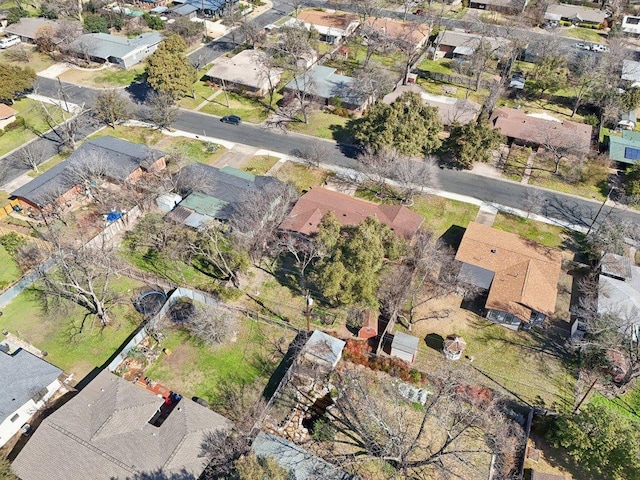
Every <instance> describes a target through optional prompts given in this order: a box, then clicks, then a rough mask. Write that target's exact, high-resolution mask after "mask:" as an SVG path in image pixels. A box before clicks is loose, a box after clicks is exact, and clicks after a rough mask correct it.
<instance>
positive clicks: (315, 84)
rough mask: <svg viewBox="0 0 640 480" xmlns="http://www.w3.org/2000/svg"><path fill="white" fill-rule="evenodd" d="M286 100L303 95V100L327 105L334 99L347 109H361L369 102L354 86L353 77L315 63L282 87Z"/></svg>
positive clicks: (368, 98)
mask: <svg viewBox="0 0 640 480" xmlns="http://www.w3.org/2000/svg"><path fill="white" fill-rule="evenodd" d="M284 93H285V95H287V96H288V100H287V101H292V100H293V98H294V97H296V96H301V95H304V97H306V98H305V99H304V100H305V101H309V100H313V101H316V102H318V103H321V104H323V105H329V104H330V103H331V102H332V101H333V100H334V99H337V100H338V101H339V102H340V106H342V107H344V108H348V109H349V110H357V111H360V110H363V109H365V108H366V107H367V105H369V103H370V102H371V98H370V97H366V96H365V95H363V94H362V93H360V92H358V91H357V89H356V88H354V79H353V77H348V76H346V75H340V74H337V73H336V69H335V68H331V67H325V66H324V65H315V66H313V67H312V68H311V69H309V70H308V71H307V72H305V73H303V74H301V75H298V76H297V77H295V78H294V79H293V80H291V81H290V82H289V83H287V85H286V86H285V87H284Z"/></svg>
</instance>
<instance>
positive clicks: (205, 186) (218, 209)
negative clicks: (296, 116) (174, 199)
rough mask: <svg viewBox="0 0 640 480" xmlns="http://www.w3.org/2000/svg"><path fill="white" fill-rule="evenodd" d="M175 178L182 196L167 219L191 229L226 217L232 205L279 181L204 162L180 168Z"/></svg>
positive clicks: (231, 211) (229, 214)
mask: <svg viewBox="0 0 640 480" xmlns="http://www.w3.org/2000/svg"><path fill="white" fill-rule="evenodd" d="M176 178H177V181H178V185H179V189H180V191H181V192H180V193H181V195H183V197H184V198H183V200H182V201H181V202H180V203H179V204H178V205H177V206H176V207H175V208H174V209H173V210H172V211H171V212H169V214H168V215H167V219H169V220H172V221H174V222H176V223H182V224H184V225H187V226H189V227H193V228H198V227H199V226H201V225H203V224H205V223H207V222H209V221H211V220H221V221H226V220H228V219H229V218H230V216H231V215H232V214H233V209H234V207H235V206H236V205H237V204H238V203H240V202H242V201H243V200H244V199H245V198H246V197H247V195H250V194H252V193H254V192H257V191H258V190H262V189H264V188H267V187H268V186H270V185H273V184H277V183H278V182H280V180H278V179H276V178H274V177H267V176H260V175H257V176H256V175H252V174H250V173H247V172H243V171H242V170H238V169H236V168H232V167H228V166H227V167H223V168H216V167H211V166H209V165H205V164H204V163H192V164H190V165H187V166H185V167H183V168H182V169H181V170H180V172H178V174H177V177H176Z"/></svg>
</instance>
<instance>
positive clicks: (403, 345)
mask: <svg viewBox="0 0 640 480" xmlns="http://www.w3.org/2000/svg"><path fill="white" fill-rule="evenodd" d="M418 343H420V339H419V338H418V337H414V336H413V335H407V334H406V333H402V332H396V333H395V334H394V335H393V342H391V356H392V357H396V358H399V359H400V360H404V361H405V362H408V363H413V361H414V360H415V359H416V355H417V353H418Z"/></svg>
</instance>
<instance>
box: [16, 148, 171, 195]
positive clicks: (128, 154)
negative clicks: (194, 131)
mask: <svg viewBox="0 0 640 480" xmlns="http://www.w3.org/2000/svg"><path fill="white" fill-rule="evenodd" d="M164 156H165V153H164V152H161V151H160V150H156V149H152V148H149V147H147V146H145V145H142V144H140V143H132V142H127V141H126V140H122V139H120V138H115V137H110V136H104V137H98V138H94V139H92V140H87V141H86V142H84V143H83V144H82V145H81V146H80V147H79V148H78V149H77V150H76V151H75V152H74V153H73V154H72V155H71V156H70V157H69V158H67V159H66V160H65V161H64V162H61V163H59V164H58V165H56V166H54V167H53V168H51V169H49V170H47V171H46V172H44V173H43V174H42V175H39V176H37V177H36V178H34V179H33V180H31V181H30V182H29V183H27V184H26V185H23V186H22V187H20V188H18V189H17V190H15V191H13V192H12V193H11V196H13V197H21V198H24V199H26V200H28V201H30V202H31V203H34V204H36V205H41V206H42V205H46V204H48V203H50V202H51V201H53V200H54V199H55V198H56V197H57V196H60V195H62V194H63V193H65V192H67V191H68V190H69V189H71V188H72V187H73V186H74V185H73V180H72V179H71V178H69V175H68V174H67V173H68V172H69V171H71V170H72V169H74V168H75V167H77V165H79V164H81V163H82V162H83V161H86V160H87V159H89V158H91V159H95V160H99V161H100V162H102V163H103V165H102V168H103V169H104V170H105V171H106V172H107V175H108V176H109V178H111V179H113V180H116V181H123V180H125V179H126V178H127V177H128V176H129V175H130V174H131V173H132V172H134V171H135V170H136V169H137V168H138V167H142V168H143V169H147V168H149V167H150V165H151V164H153V162H155V161H156V160H157V159H159V158H161V157H164Z"/></svg>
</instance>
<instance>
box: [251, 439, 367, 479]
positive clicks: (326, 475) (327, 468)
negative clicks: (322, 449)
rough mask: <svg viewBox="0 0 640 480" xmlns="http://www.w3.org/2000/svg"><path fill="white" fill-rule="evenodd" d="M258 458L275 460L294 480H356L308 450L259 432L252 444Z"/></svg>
mask: <svg viewBox="0 0 640 480" xmlns="http://www.w3.org/2000/svg"><path fill="white" fill-rule="evenodd" d="M251 449H252V450H253V452H254V453H255V454H256V456H258V457H270V458H273V459H274V460H275V461H276V462H278V465H280V466H281V467H282V468H284V469H285V470H288V471H290V472H291V473H292V474H293V477H292V480H312V479H323V480H355V479H356V478H358V477H356V476H355V475H351V474H349V473H346V472H345V471H344V470H341V469H340V468H338V467H336V466H335V465H332V464H330V463H329V462H327V461H325V460H323V459H322V458H320V457H317V456H316V455H313V454H312V453H311V452H309V451H308V450H305V449H304V448H302V447H300V446H298V445H296V444H295V443H292V442H290V441H288V440H285V439H284V438H282V437H279V436H277V435H273V434H271V433H265V432H262V431H260V432H258V435H257V436H256V438H255V440H254V441H253V443H252V444H251Z"/></svg>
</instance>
